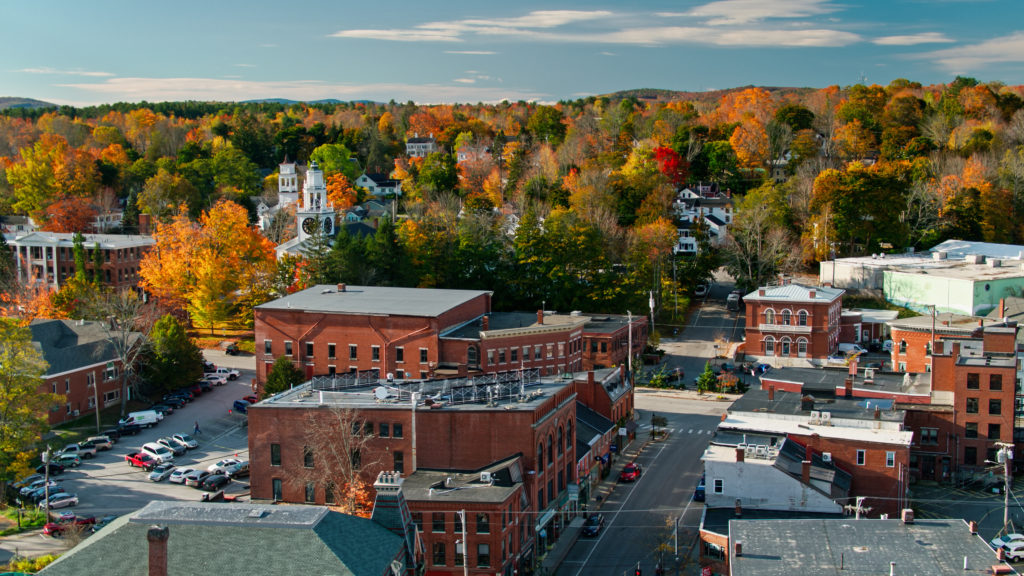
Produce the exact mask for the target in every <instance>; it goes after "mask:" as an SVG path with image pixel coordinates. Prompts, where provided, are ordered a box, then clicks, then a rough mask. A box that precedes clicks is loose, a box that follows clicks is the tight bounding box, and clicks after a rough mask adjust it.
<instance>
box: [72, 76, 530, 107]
mask: <svg viewBox="0 0 1024 576" xmlns="http://www.w3.org/2000/svg"><path fill="white" fill-rule="evenodd" d="M59 86H65V87H69V88H75V89H77V90H81V91H82V92H83V93H84V96H83V98H82V99H79V101H77V102H74V104H75V105H89V104H98V103H104V102H117V101H125V102H138V101H140V100H147V101H150V102H172V101H184V100H215V101H240V100H252V99H257V98H288V99H292V100H307V101H308V100H320V99H324V98H337V99H339V100H346V99H351V100H357V99H375V100H380V101H383V102H386V101H388V100H391V99H396V100H401V101H405V100H413V101H415V102H419V103H423V104H430V103H452V102H500V101H501V100H510V101H516V100H527V101H541V100H548V99H550V95H548V94H544V93H540V92H537V91H535V90H523V89H514V88H513V89H510V88H498V87H487V86H467V85H461V84H460V85H454V84H452V85H445V84H400V83H383V82H382V83H374V84H331V83H325V82H320V81H314V80H298V81H268V82H257V81H250V80H235V79H230V78H111V79H107V80H103V81H99V82H95V83H72V84H59Z"/></svg>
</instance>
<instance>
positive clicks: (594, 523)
mask: <svg viewBox="0 0 1024 576" xmlns="http://www.w3.org/2000/svg"><path fill="white" fill-rule="evenodd" d="M601 528H604V515H603V514H591V515H590V516H588V517H587V521H586V522H584V523H583V535H584V536H597V535H599V534H600V533H601Z"/></svg>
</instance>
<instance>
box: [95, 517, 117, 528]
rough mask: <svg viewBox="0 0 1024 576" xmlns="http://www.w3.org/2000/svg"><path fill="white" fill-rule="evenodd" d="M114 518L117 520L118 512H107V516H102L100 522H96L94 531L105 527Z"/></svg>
mask: <svg viewBox="0 0 1024 576" xmlns="http://www.w3.org/2000/svg"><path fill="white" fill-rule="evenodd" d="M114 520H117V515H116V514H107V515H106V516H104V517H102V518H100V519H99V522H96V525H95V526H93V527H92V531H93V532H95V531H97V530H99V529H100V528H103V527H104V526H106V525H107V524H110V523H111V522H113V521H114Z"/></svg>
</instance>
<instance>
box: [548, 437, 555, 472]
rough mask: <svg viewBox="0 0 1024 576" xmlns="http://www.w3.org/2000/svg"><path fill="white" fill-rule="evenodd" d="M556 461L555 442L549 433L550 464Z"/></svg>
mask: <svg viewBox="0 0 1024 576" xmlns="http://www.w3.org/2000/svg"><path fill="white" fill-rule="evenodd" d="M554 462H555V451H554V442H552V440H551V434H548V466H551V465H552V464H553V463H554Z"/></svg>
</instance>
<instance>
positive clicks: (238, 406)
mask: <svg viewBox="0 0 1024 576" xmlns="http://www.w3.org/2000/svg"><path fill="white" fill-rule="evenodd" d="M249 406H251V404H249V403H248V402H246V401H245V400H235V403H234V404H232V405H231V409H232V410H234V411H235V412H241V413H242V414H246V413H247V412H248V410H249Z"/></svg>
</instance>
